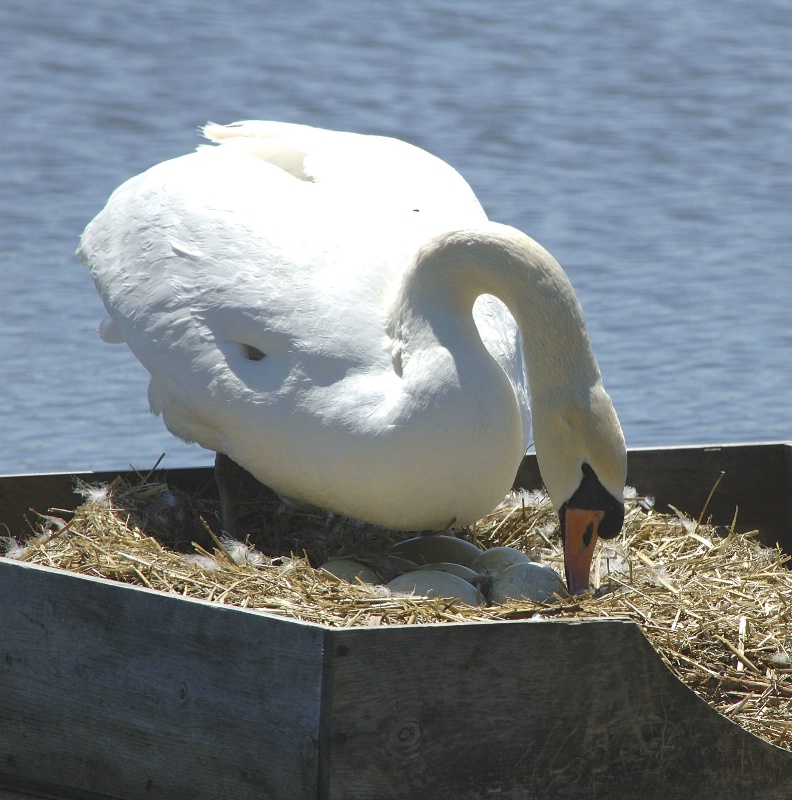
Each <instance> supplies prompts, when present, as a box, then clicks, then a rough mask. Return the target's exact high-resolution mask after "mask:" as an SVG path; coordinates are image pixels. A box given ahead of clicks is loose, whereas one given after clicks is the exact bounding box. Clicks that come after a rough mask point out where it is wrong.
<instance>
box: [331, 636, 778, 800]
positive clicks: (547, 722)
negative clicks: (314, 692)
mask: <svg viewBox="0 0 792 800" xmlns="http://www.w3.org/2000/svg"><path fill="white" fill-rule="evenodd" d="M332 652H333V661H332V673H331V674H332V677H331V680H330V683H329V685H330V686H331V692H332V700H331V702H330V707H331V712H332V713H331V715H330V717H329V719H330V729H329V730H328V732H327V741H328V747H327V750H326V752H325V754H324V756H323V765H322V772H323V774H324V775H327V778H328V788H327V792H326V794H324V795H322V797H323V798H324V799H325V800H341V799H342V798H343V800H355V799H356V798H360V800H369V798H373V797H376V798H377V800H390V798H393V799H394V800H396V798H399V800H401V798H405V797H409V798H432V800H480V798H485V797H498V798H503V799H505V800H529V798H540V797H542V798H544V797H547V798H555V797H559V798H560V797H563V798H565V800H578V799H579V800H633V798H635V799H636V800H655V799H656V800H690V798H710V797H713V798H714V797H717V798H718V799H719V800H738V798H739V800H747V799H748V798H764V800H770V798H777V799H778V800H780V799H781V798H787V797H792V755H790V754H789V753H788V752H786V751H783V750H781V749H779V748H776V747H774V746H772V745H770V744H768V743H766V742H764V741H762V740H760V739H758V738H756V737H754V736H752V735H751V734H749V733H747V732H746V731H744V730H743V729H741V728H739V727H738V726H736V725H734V724H733V723H731V722H729V721H727V720H726V719H724V718H723V717H721V716H720V715H719V714H718V713H717V712H716V711H714V710H713V709H712V708H710V707H709V706H708V705H707V704H706V703H705V702H704V701H703V700H701V699H700V698H698V697H697V696H696V695H695V694H694V693H693V692H692V691H690V690H689V689H688V688H687V687H685V686H684V685H683V684H682V683H680V682H679V681H678V680H677V679H676V678H675V677H674V676H673V675H672V674H671V672H670V671H669V670H668V669H667V668H666V667H665V666H664V664H663V663H662V662H661V660H660V659H659V657H658V656H657V654H656V652H655V651H654V650H653V649H652V647H651V645H650V644H649V643H648V642H647V641H646V639H645V637H644V636H643V634H642V633H641V632H640V630H639V628H638V627H637V626H636V625H635V624H633V623H631V622H626V621H624V622H622V621H617V620H608V621H585V622H562V621H555V622H547V621H542V622H518V623H495V624H492V623H482V624H478V625H475V624H473V625H459V626H457V625H453V626H440V627H437V626H434V627H406V628H401V629H391V630H381V631H380V630H373V631H372V630H365V629H362V630H361V629H359V630H344V631H334V632H333V651H332Z"/></svg>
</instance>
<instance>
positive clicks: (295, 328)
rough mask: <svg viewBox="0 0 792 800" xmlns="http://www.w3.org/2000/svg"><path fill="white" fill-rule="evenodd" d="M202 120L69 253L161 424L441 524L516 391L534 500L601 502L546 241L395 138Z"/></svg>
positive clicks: (492, 459)
mask: <svg viewBox="0 0 792 800" xmlns="http://www.w3.org/2000/svg"><path fill="white" fill-rule="evenodd" d="M204 133H205V135H206V136H207V138H208V139H210V140H211V141H212V142H214V143H215V144H214V146H212V145H204V146H201V147H199V148H198V150H197V151H196V152H194V153H192V154H189V155H186V156H182V157H180V158H176V159H174V160H171V161H167V162H165V163H163V164H160V165H158V166H155V167H153V168H152V169H150V170H148V171H146V172H144V173H143V174H141V175H138V176H137V177H135V178H132V179H131V180H129V181H127V182H126V183H125V184H123V185H122V186H121V187H119V188H118V189H117V190H116V191H115V192H114V193H113V195H112V196H111V198H110V200H109V201H108V203H107V205H106V207H105V209H104V210H103V211H102V212H101V213H100V214H99V215H98V216H97V217H96V218H95V219H94V220H93V221H92V222H91V223H90V224H89V225H88V227H87V228H86V230H85V232H84V234H83V236H82V239H81V243H80V248H79V250H78V255H79V257H80V258H81V260H83V261H84V262H85V263H86V264H87V265H88V266H89V267H90V269H91V273H92V275H93V278H94V281H95V283H96V286H97V288H98V290H99V292H100V294H101V296H102V298H103V300H104V304H105V307H106V309H107V312H108V314H109V318H110V319H109V320H106V321H105V322H104V323H102V325H100V335H101V336H102V337H103V338H104V339H105V340H107V341H116V342H117V341H124V342H126V344H127V345H128V346H129V347H130V349H131V350H132V351H133V353H134V354H135V355H136V357H137V358H138V359H139V360H140V361H141V362H142V363H143V365H144V366H145V367H146V368H147V370H148V371H149V372H150V374H151V383H150V387H149V400H150V405H151V408H152V410H153V411H154V412H155V413H157V414H162V416H163V418H164V421H165V424H166V425H167V427H168V429H169V430H170V431H171V432H172V433H174V434H175V435H176V436H178V437H180V438H182V439H185V440H188V441H195V442H198V443H199V444H201V445H202V446H203V447H206V448H208V449H210V450H213V451H215V452H217V453H221V454H225V455H226V456H228V457H229V458H231V459H232V460H233V461H235V462H237V463H238V464H240V465H242V466H243V467H244V468H245V469H247V470H248V471H249V472H251V473H252V474H253V475H254V476H255V477H256V478H258V479H259V480H260V481H261V482H262V483H265V484H267V485H268V486H270V487H272V488H273V489H275V490H276V491H278V492H279V493H281V494H282V495H284V496H287V497H289V498H293V499H295V500H299V501H303V502H307V503H311V504H312V505H316V506H320V507H323V508H326V509H329V510H332V511H335V512H338V513H340V514H344V515H347V516H350V517H354V518H358V519H363V520H366V521H369V522H373V523H375V524H380V525H383V526H385V527H389V528H394V529H400V530H420V529H443V528H445V527H447V526H449V525H451V524H455V525H459V526H464V525H467V524H470V523H472V522H474V521H475V520H476V519H478V518H480V517H481V516H483V515H484V514H486V513H487V512H489V511H490V510H491V509H492V508H494V507H495V506H496V505H497V504H498V503H499V502H500V501H501V500H502V498H503V497H504V495H505V494H506V492H507V491H508V490H509V488H510V486H511V484H512V481H513V479H514V476H515V474H516V471H517V468H518V466H519V464H520V461H521V459H522V456H523V455H524V453H525V450H526V446H527V444H528V442H529V435H530V426H531V410H529V387H530V395H531V407H532V411H533V433H534V440H535V444H536V452H537V457H538V459H539V466H540V470H541V471H542V476H543V479H544V481H545V484H546V486H547V489H548V492H549V494H550V497H551V499H552V501H553V503H554V504H555V506H556V508H558V509H559V510H562V509H564V508H565V504H568V503H569V502H570V500H571V499H572V498H573V497H574V496H575V494H576V492H578V493H579V492H580V491H582V489H581V487H583V486H584V484H585V485H587V486H589V484H590V486H589V489H587V490H586V491H585V492H584V493H583V494H584V495H586V496H587V495H588V494H589V493H590V490H591V487H592V486H593V487H594V489H593V491H594V493H595V495H597V497H599V495H600V494H601V491H600V490H604V492H605V493H606V495H607V498H606V505H607V503H608V502H610V500H613V501H614V502H613V503H611V505H612V506H613V507H614V508H615V507H616V506H618V505H621V504H622V502H623V501H622V497H623V488H624V480H625V475H626V455H625V448H624V439H623V437H622V434H621V429H620V426H619V422H618V419H617V417H616V414H615V411H614V410H613V406H612V404H611V401H610V398H609V397H608V395H607V394H606V393H605V390H604V388H603V386H602V381H601V378H600V373H599V369H598V367H597V363H596V360H595V359H594V355H593V353H592V351H591V346H590V343H589V339H588V336H587V334H586V329H585V323H584V320H583V315H582V311H581V309H580V305H579V303H578V301H577V299H576V297H575V294H574V292H573V290H572V287H571V285H570V284H569V281H568V279H567V278H566V275H565V274H564V272H563V270H562V269H561V267H560V266H559V265H558V264H557V262H556V261H555V260H554V259H553V258H552V256H551V255H550V254H549V253H547V251H545V250H544V249H543V248H542V247H541V246H540V245H538V244H537V243H536V242H534V241H533V240H532V239H530V238H529V237H527V236H526V235H525V234H523V233H521V232H520V231H517V230H516V229H514V228H510V227H507V226H504V225H499V224H497V223H494V222H490V221H489V220H488V219H487V217H486V215H485V213H484V211H483V210H482V208H481V206H480V204H479V202H478V200H477V199H476V197H475V195H474V194H473V191H472V190H471V189H470V187H469V186H468V184H467V183H466V182H465V180H464V179H463V178H462V177H461V176H460V175H459V174H458V173H457V172H456V171H455V170H454V169H453V168H451V167H450V166H449V165H447V164H445V163H444V162H443V161H441V160H440V159H437V158H435V157H434V156H432V155H430V154H428V153H426V152H424V151H423V150H420V149H418V148H416V147H413V146H411V145H409V144H406V143H404V142H400V141H398V140H395V139H389V138H384V137H376V136H363V135H358V134H351V133H339V132H334V131H324V130H319V129H315V128H310V127H307V126H300V125H289V124H284V123H272V122H244V123H236V124H234V125H229V126H219V125H208V126H207V127H206V128H205V129H204ZM590 473H591V474H593V475H594V476H595V479H592V480H589V481H588V483H586V481H587V480H588V479H587V478H586V475H588V474H590ZM592 481H593V482H592ZM594 483H596V486H594ZM588 504H589V505H591V504H592V503H591V502H588ZM614 504H615V505H614ZM578 505H579V504H578ZM600 505H601V504H600ZM621 508H622V514H623V505H622V506H621ZM603 513H604V512H603ZM608 513H613V509H611V511H610V512H608ZM618 526H619V527H621V522H620V521H619V523H618ZM605 527H607V526H605ZM611 527H612V525H611ZM562 528H563V520H562ZM600 533H603V531H600ZM605 533H606V534H607V531H605ZM589 538H591V537H589Z"/></svg>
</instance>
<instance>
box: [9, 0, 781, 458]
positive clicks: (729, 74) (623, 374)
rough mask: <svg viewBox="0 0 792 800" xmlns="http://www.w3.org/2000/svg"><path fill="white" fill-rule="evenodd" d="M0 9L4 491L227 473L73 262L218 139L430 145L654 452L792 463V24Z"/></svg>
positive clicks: (457, 4)
mask: <svg viewBox="0 0 792 800" xmlns="http://www.w3.org/2000/svg"><path fill="white" fill-rule="evenodd" d="M294 8H295V7H294V6H293V5H292V4H287V3H278V4H275V3H271V4H268V3H260V2H252V1H251V2H234V0H230V1H229V2H227V3H214V2H208V0H192V1H190V0H160V2H158V3H150V4H137V3H108V2H105V1H104V0H81V2H74V1H73V0H60V2H58V3H51V4H47V13H46V14H43V13H41V8H40V6H39V4H37V3H30V2H29V0H5V2H4V3H3V4H2V7H0V77H1V80H0V109H1V110H2V120H3V124H4V140H3V145H2V147H0V298H1V300H0V303H2V306H1V307H2V314H0V369H1V370H2V371H1V372H0V377H1V378H2V380H1V381H0V392H2V395H1V397H2V412H1V415H0V471H2V472H6V473H8V472H30V471H35V472H43V471H50V470H63V469H101V468H115V467H124V466H126V465H127V464H129V463H132V464H134V465H135V466H137V467H139V468H141V469H142V468H145V467H148V466H151V465H152V464H153V463H154V462H155V461H156V459H157V458H158V456H159V455H160V453H163V452H164V453H166V461H165V464H166V465H168V466H179V465H193V464H203V463H208V462H209V456H208V454H206V453H205V452H203V451H201V450H200V449H199V448H197V447H195V446H187V445H184V444H182V443H179V442H177V441H176V440H175V439H174V438H173V437H171V436H170V435H169V434H168V433H167V432H166V431H165V429H164V427H163V426H162V424H161V422H160V421H159V420H158V419H156V418H154V417H152V416H151V415H150V414H149V412H148V408H147V400H146V383H147V379H146V374H145V371H144V370H143V368H142V367H141V366H139V365H138V364H137V362H136V361H135V360H134V358H133V357H132V356H131V354H129V353H128V352H127V351H126V350H125V349H124V348H123V347H109V346H107V345H103V344H102V343H101V342H100V341H99V340H98V339H97V338H96V336H95V328H96V324H97V322H98V320H99V319H100V318H101V316H102V307H101V303H100V301H99V299H98V297H97V295H96V294H95V291H94V289H93V286H92V283H91V281H90V278H89V275H88V273H87V271H86V270H84V269H83V268H82V267H80V266H79V265H78V264H77V263H76V262H75V261H74V260H73V255H72V254H73V251H74V249H75V247H76V244H77V239H78V237H79V234H80V232H81V231H82V229H83V227H84V226H85V224H86V223H87V222H88V221H89V220H90V219H91V217H92V216H93V215H94V214H96V213H97V212H98V211H99V210H100V209H101V207H102V206H103V204H104V202H105V200H106V199H107V197H108V195H109V194H110V192H111V191H112V190H113V189H114V188H115V187H116V186H117V185H118V184H120V183H121V182H122V181H124V180H125V179H126V178H128V177H130V176H132V175H133V174H135V173H137V172H140V171H142V170H143V169H145V168H147V167H148V166H150V165H152V164H154V163H156V162H158V161H162V160H164V159H166V158H170V157H173V156H177V155H180V154H182V153H185V152H187V151H189V150H190V149H192V148H193V147H194V146H195V145H196V143H197V142H198V138H197V135H196V128H197V126H199V125H201V124H202V123H204V122H205V121H207V120H213V121H217V122H231V121H234V120H237V119H247V118H260V119H283V120H289V121H295V122H307V123H310V124H314V125H319V126H324V127H333V128H341V129H347V130H356V131H363V132H376V133H385V134H389V135H393V136H397V137H400V138H404V139H407V140H409V141H411V142H413V143H415V144H418V145H420V146H422V147H425V148H426V149H428V150H431V151H432V152H434V153H436V154H437V155H439V156H441V157H442V158H444V159H445V160H447V161H449V162H450V163H452V164H453V165H454V166H455V167H457V168H458V169H459V170H460V171H461V172H462V173H463V174H464V175H465V176H466V177H467V179H468V180H469V182H470V183H471V184H472V185H473V187H474V189H475V190H476V192H477V194H478V195H479V197H480V199H481V201H482V203H483V204H484V206H485V208H486V209H487V211H488V212H489V214H490V216H491V217H492V218H493V219H496V220H498V221H501V222H506V223H509V224H512V225H516V226H517V227H519V228H521V229H523V230H525V231H526V232H527V233H529V234H530V235H532V236H533V237H534V238H536V239H537V240H539V241H540V242H541V243H542V244H544V245H545V246H546V247H547V248H548V249H549V250H550V251H551V252H553V254H554V255H555V256H556V257H557V258H558V259H559V261H560V262H561V263H562V264H563V265H564V266H565V268H566V269H567V272H568V273H569V275H570V277H571V279H572V281H573V283H574V285H575V287H576V289H577V291H578V294H579V296H580V298H581V301H582V303H583V306H584V309H585V311H586V315H587V319H588V323H589V329H590V332H591V336H592V339H593V341H594V346H595V350H596V352H597V355H598V358H599V361H600V366H601V368H602V372H603V374H604V377H605V382H606V386H607V388H608V389H609V391H610V392H611V394H612V396H613V398H614V401H615V403H616V406H617V408H618V410H619V414H620V417H621V420H622V424H623V427H624V430H625V434H626V436H627V439H628V444H630V445H632V446H641V445H657V444H684V443H703V442H736V441H749V440H769V439H789V438H792V402H791V401H790V394H791V393H792V321H791V320H790V307H792V274H790V259H791V258H792V255H791V254H792V219H790V210H791V209H792V103H791V102H790V98H792V48H791V47H790V46H789V42H790V41H792V14H790V13H789V7H788V4H786V3H785V2H781V1H780V0H778V1H777V2H772V1H770V2H763V3H760V4H748V3H744V2H737V0H722V2H720V3H718V4H693V3H683V2H656V3H652V4H651V6H650V7H649V5H648V4H646V5H645V4H638V3H633V4H626V3H591V2H583V0H570V2H567V3H563V4H538V3H535V4H534V3H531V4H528V3H525V4H516V3H515V4H505V3H504V4H485V3H481V2H472V1H470V0H453V2H452V1H451V0H443V1H441V2H438V0H431V2H429V0H426V1H425V2H423V1H421V2H413V3H403V4H383V3H379V2H374V1H373V0H369V1H365V0H360V1H359V2H345V1H344V0H339V2H329V0H327V1H324V2H320V1H319V0H316V2H310V1H309V2H304V3H301V4H300V12H299V14H295V13H294Z"/></svg>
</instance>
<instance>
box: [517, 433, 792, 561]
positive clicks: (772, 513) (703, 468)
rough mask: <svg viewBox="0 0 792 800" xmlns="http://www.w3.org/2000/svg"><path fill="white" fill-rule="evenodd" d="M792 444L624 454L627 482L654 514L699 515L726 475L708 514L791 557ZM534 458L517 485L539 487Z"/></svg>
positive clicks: (527, 462) (527, 461) (522, 470)
mask: <svg viewBox="0 0 792 800" xmlns="http://www.w3.org/2000/svg"><path fill="white" fill-rule="evenodd" d="M791 464H792V444H789V443H780V442H779V443H769V444H737V445H711V446H706V447H667V448H666V447H658V448H638V449H633V450H630V451H629V453H628V473H627V483H628V484H629V485H631V486H634V487H635V488H636V489H637V490H638V492H639V493H640V494H650V495H653V496H654V497H655V498H656V501H657V504H656V506H655V507H656V508H657V510H658V511H662V512H668V511H669V510H670V509H669V506H675V507H676V508H678V509H680V510H681V511H684V512H685V513H687V514H689V515H691V516H692V517H698V515H699V514H700V513H701V511H702V510H703V509H704V506H705V504H706V503H707V498H708V497H709V494H710V491H711V490H712V488H713V487H714V486H715V483H716V481H717V480H718V478H719V477H720V474H721V472H723V473H724V476H723V478H722V480H721V481H720V483H719V484H718V487H717V489H716V490H715V492H714V493H713V495H712V498H711V499H710V501H709V504H708V505H707V511H706V516H707V517H712V519H713V521H714V522H715V524H717V525H730V524H731V522H732V520H733V518H734V513H735V510H736V509H737V510H739V514H738V517H737V520H738V528H739V529H740V530H749V529H755V528H758V529H759V530H760V532H761V536H760V539H761V540H762V541H763V542H764V543H765V544H768V545H770V546H773V545H775V543H776V542H779V543H780V544H781V547H782V548H783V549H784V550H785V551H786V552H788V553H792V467H790V465H791ZM541 485H542V479H541V476H540V474H539V468H538V465H537V463H536V459H535V457H530V456H529V457H526V459H525V460H524V461H523V463H522V466H521V467H520V470H519V472H518V473H517V477H516V479H515V486H521V487H524V488H528V489H535V488H539V487H541Z"/></svg>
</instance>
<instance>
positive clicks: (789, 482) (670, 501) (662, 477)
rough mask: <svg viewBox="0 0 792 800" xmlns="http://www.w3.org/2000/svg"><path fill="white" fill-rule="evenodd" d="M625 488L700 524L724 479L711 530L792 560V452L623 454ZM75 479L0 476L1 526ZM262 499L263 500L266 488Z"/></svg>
mask: <svg viewBox="0 0 792 800" xmlns="http://www.w3.org/2000/svg"><path fill="white" fill-rule="evenodd" d="M628 463H629V472H628V476H627V481H628V483H629V484H630V485H632V486H635V487H636V488H637V489H638V491H639V492H640V493H642V494H651V495H654V496H655V497H656V498H657V508H658V510H659V511H668V510H669V505H673V506H675V507H677V508H679V509H681V510H683V511H685V512H686V513H688V514H690V515H693V516H697V515H698V514H699V513H700V512H701V510H702V508H703V507H704V504H705V503H706V501H707V497H708V495H709V493H710V490H711V489H712V487H713V486H714V485H715V482H716V481H717V479H718V477H719V475H720V473H721V472H725V475H724V477H723V479H722V480H721V482H720V484H719V485H718V488H717V490H716V491H715V493H714V494H713V496H712V499H711V500H710V503H709V505H708V508H707V515H708V516H710V515H711V516H712V517H713V519H714V521H715V522H716V524H720V525H728V524H730V523H731V521H732V518H733V517H734V512H735V508H738V509H739V515H738V521H739V527H741V528H742V529H743V530H746V529H748V528H756V527H759V528H760V529H761V530H762V532H763V537H764V538H763V541H766V542H767V543H768V544H774V543H775V541H779V542H780V543H781V545H782V547H784V549H785V550H786V551H787V552H792V444H790V443H788V442H787V443H784V442H777V443H776V442H771V443H762V444H735V445H709V446H691V447H658V448H637V449H632V450H630V451H629V454H628ZM118 474H125V473H124V472H123V471H122V472H120V473H118V472H96V473H91V472H83V473H75V475H76V476H77V477H80V478H81V479H82V480H84V481H87V482H96V483H102V482H108V481H111V480H112V479H113V478H114V477H115V476H116V475H118ZM158 475H159V476H160V477H161V478H165V479H167V480H168V481H169V482H170V483H171V484H172V485H174V486H177V487H180V488H182V489H186V490H188V491H195V492H200V493H201V494H203V495H205V496H206V495H208V496H212V495H213V494H214V492H215V488H214V481H213V471H212V469H211V468H208V467H198V468H188V469H172V470H165V471H163V472H162V473H158ZM514 483H515V486H519V487H525V488H529V489H534V488H540V487H541V486H542V479H541V476H540V474H539V468H538V465H537V463H536V456H534V455H528V456H526V457H525V459H524V460H523V463H522V465H521V467H520V470H519V472H518V473H517V476H516V479H515V482H514ZM73 486H74V475H72V474H65V473H54V474H44V475H6V476H0V522H2V523H4V524H5V525H6V526H7V527H8V529H9V530H10V532H11V533H12V534H14V535H19V534H20V533H22V532H24V531H25V530H26V526H25V524H24V517H25V515H26V514H29V509H30V508H35V509H36V510H37V511H41V512H46V511H47V509H48V508H50V507H53V506H54V507H60V508H65V509H73V508H75V507H76V506H77V505H78V504H79V502H80V501H81V498H80V497H79V495H77V494H75V493H74V491H73ZM261 491H263V492H267V491H268V490H267V489H265V488H263V487H262V488H261Z"/></svg>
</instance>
